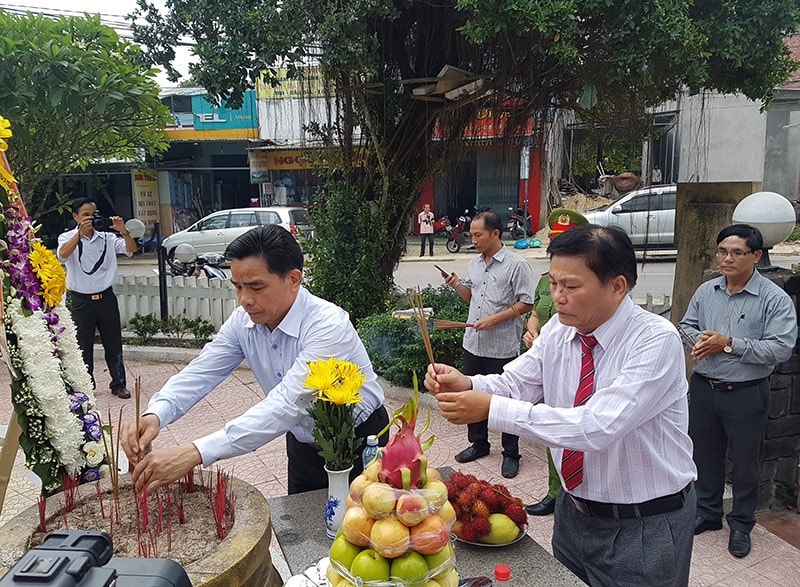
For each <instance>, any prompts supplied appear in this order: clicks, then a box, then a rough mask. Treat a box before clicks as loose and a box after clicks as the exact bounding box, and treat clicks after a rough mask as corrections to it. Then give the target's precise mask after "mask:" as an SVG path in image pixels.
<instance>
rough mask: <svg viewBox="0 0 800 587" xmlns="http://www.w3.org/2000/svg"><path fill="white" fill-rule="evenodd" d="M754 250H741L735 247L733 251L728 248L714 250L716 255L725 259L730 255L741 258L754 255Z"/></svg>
mask: <svg viewBox="0 0 800 587" xmlns="http://www.w3.org/2000/svg"><path fill="white" fill-rule="evenodd" d="M752 254H753V251H740V250H738V249H734V250H733V251H729V250H728V249H717V250H716V251H714V255H715V256H716V257H718V258H720V259H724V258H725V257H727V256H728V255H730V256H731V257H733V258H734V259H741V258H742V257H744V256H745V255H752Z"/></svg>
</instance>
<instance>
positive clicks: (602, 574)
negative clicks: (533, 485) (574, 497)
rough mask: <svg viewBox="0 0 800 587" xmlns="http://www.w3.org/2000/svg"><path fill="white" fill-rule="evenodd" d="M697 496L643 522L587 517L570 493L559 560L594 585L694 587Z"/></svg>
mask: <svg viewBox="0 0 800 587" xmlns="http://www.w3.org/2000/svg"><path fill="white" fill-rule="evenodd" d="M694 517H695V492H694V489H691V490H689V492H688V493H687V494H686V501H685V502H684V504H683V507H682V508H680V509H677V510H675V511H672V512H667V513H666V514H658V515H655V516H645V517H643V518H640V519H638V520H637V519H636V518H631V519H629V520H615V519H613V518H600V517H596V516H589V515H586V514H583V513H581V512H579V511H578V510H576V509H575V506H574V505H573V504H572V501H571V498H570V497H569V494H568V493H567V492H566V491H562V492H561V493H560V494H559V495H558V497H557V498H556V511H555V520H554V525H553V542H552V544H553V556H554V557H555V558H556V559H558V560H559V561H561V562H562V563H563V564H564V565H565V566H566V567H567V568H568V569H569V570H570V571H572V572H573V573H575V574H576V575H577V576H578V577H580V578H581V579H582V580H583V581H584V582H585V583H588V584H589V585H602V586H609V587H625V586H630V587H642V586H643V585H647V586H648V587H651V586H653V587H655V586H663V587H668V586H669V587H683V586H685V585H688V584H689V566H690V563H691V561H692V542H693V541H694Z"/></svg>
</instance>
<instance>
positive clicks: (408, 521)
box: [397, 493, 431, 528]
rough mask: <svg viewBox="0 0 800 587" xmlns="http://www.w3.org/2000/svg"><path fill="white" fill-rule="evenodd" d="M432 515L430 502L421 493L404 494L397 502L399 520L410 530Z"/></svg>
mask: <svg viewBox="0 0 800 587" xmlns="http://www.w3.org/2000/svg"><path fill="white" fill-rule="evenodd" d="M430 514H431V511H430V510H429V509H428V502H427V501H425V498H424V497H422V496H421V495H420V494H419V493H403V494H402V495H401V496H400V498H399V499H398V500H397V519H398V520H400V521H401V522H402V523H403V524H404V525H406V526H408V527H409V528H410V527H411V526H416V525H417V524H419V523H420V522H421V521H422V520H424V519H425V518H427V517H428V516H429V515H430Z"/></svg>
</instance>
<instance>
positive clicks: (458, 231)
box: [445, 210, 473, 253]
mask: <svg viewBox="0 0 800 587" xmlns="http://www.w3.org/2000/svg"><path fill="white" fill-rule="evenodd" d="M467 212H469V210H464V214H463V215H462V216H459V217H458V222H456V225H455V226H454V227H453V229H452V230H451V231H450V234H448V235H447V243H445V247H446V248H447V250H448V251H450V252H451V253H457V252H458V251H460V250H461V247H465V248H468V249H471V248H472V247H473V245H472V243H471V242H470V243H469V244H467V242H468V239H469V238H470V236H469V233H468V232H467V226H468V225H469V222H471V221H472V218H470V217H469V216H467Z"/></svg>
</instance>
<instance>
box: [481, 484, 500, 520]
mask: <svg viewBox="0 0 800 587" xmlns="http://www.w3.org/2000/svg"><path fill="white" fill-rule="evenodd" d="M479 497H480V499H481V501H483V502H484V503H485V504H486V505H487V506H488V507H489V509H490V510H491V513H493V514H495V513H498V512H499V511H500V509H499V508H500V494H499V493H497V491H495V489H494V487H484V489H483V491H481V494H480V496H479Z"/></svg>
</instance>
